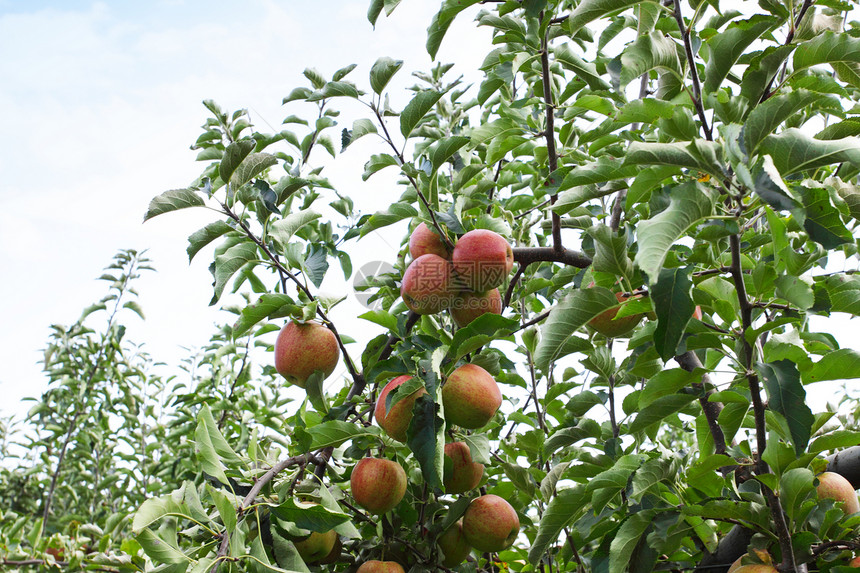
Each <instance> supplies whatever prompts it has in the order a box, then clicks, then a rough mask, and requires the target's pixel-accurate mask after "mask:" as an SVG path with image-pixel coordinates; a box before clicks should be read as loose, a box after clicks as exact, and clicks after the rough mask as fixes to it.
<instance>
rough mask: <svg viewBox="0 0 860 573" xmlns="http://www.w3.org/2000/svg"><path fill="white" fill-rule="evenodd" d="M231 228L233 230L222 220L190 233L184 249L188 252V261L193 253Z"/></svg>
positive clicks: (231, 228)
mask: <svg viewBox="0 0 860 573" xmlns="http://www.w3.org/2000/svg"><path fill="white" fill-rule="evenodd" d="M232 230H234V229H233V227H231V226H230V225H228V224H227V223H225V222H224V221H215V222H213V223H209V224H208V225H206V226H205V227H203V228H202V229H200V230H198V231H195V232H194V233H192V234H191V236H190V237H188V247H187V248H186V249H185V252H186V253H188V262H191V261H192V260H193V259H194V255H196V254H197V253H199V252H200V249H202V248H203V247H205V246H206V245H208V244H209V243H211V242H212V241H214V240H215V239H217V238H218V237H221V236H223V235H225V234H227V233H229V232H230V231H232Z"/></svg>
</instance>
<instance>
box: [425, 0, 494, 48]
mask: <svg viewBox="0 0 860 573" xmlns="http://www.w3.org/2000/svg"><path fill="white" fill-rule="evenodd" d="M480 1H481V0H445V1H444V2H442V6H441V7H440V8H439V11H438V12H437V13H436V14H435V15H434V16H433V19H432V20H431V21H430V26H429V27H428V28H427V45H426V48H427V53H428V54H430V58H431V59H433V60H435V59H436V53H437V52H438V51H439V46H441V45H442V38H444V37H445V33H446V32H447V31H448V28H449V27H450V26H451V22H453V21H454V18H456V17H457V14H459V13H460V12H462V11H463V10H465V9H466V8H468V7H469V6H472V5H473V4H477V3H478V2H480Z"/></svg>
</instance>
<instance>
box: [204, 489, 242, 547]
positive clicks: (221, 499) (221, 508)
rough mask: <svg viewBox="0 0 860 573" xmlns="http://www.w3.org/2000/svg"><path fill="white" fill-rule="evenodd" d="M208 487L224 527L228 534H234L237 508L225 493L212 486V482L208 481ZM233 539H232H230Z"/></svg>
mask: <svg viewBox="0 0 860 573" xmlns="http://www.w3.org/2000/svg"><path fill="white" fill-rule="evenodd" d="M206 489H207V491H208V492H209V496H210V497H211V498H212V501H213V502H214V503H215V508H216V509H217V510H218V515H219V516H220V517H221V522H222V523H223V524H224V529H226V533H225V534H226V535H229V536H232V535H233V533H234V532H235V531H236V521H237V516H236V508H235V507H233V503H232V502H231V501H230V500H229V499H228V498H227V496H226V495H224V493H223V492H221V491H220V490H217V489H215V488H214V487H212V484H209V483H207V484H206ZM230 541H231V542H232V541H233V540H232V539H231V540H230Z"/></svg>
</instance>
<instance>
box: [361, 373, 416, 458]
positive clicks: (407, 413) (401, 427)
mask: <svg viewBox="0 0 860 573" xmlns="http://www.w3.org/2000/svg"><path fill="white" fill-rule="evenodd" d="M411 378H412V376H407V375H404V376H398V377H397V378H395V379H394V380H392V381H391V382H389V383H388V384H386V385H385V387H384V388H383V389H382V392H380V393H379V398H377V400H376V408H375V409H374V416H375V417H376V423H377V424H379V426H380V427H381V428H382V429H383V430H385V433H386V434H388V435H389V436H391V437H392V438H394V439H395V440H398V441H400V442H405V441H406V430H407V429H408V428H409V422H411V421H412V406H413V405H414V404H415V400H417V399H418V397H419V396H421V395H422V394H426V393H427V390H425V389H424V387H423V386H422V387H421V388H419V389H418V390H416V391H415V392H413V393H412V394H410V395H409V396H407V397H405V398H403V399H402V400H400V401H399V402H397V403H396V404H394V406H392V407H391V409H390V410H388V412H386V411H385V402H386V399H387V398H388V394H389V393H390V392H391V391H392V390H394V389H395V388H397V387H398V386H400V385H401V384H403V383H404V382H406V381H407V380H410V379H411Z"/></svg>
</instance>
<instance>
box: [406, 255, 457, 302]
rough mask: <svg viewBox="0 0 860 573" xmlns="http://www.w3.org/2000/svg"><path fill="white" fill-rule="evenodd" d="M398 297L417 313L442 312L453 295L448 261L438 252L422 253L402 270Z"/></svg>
mask: <svg viewBox="0 0 860 573" xmlns="http://www.w3.org/2000/svg"><path fill="white" fill-rule="evenodd" d="M400 296H401V297H402V298H403V302H404V303H405V304H406V306H407V307H409V310H411V311H413V312H416V313H418V314H436V313H438V312H442V311H443V310H445V309H446V308H448V307H449V306H451V301H452V299H453V298H454V290H453V283H452V282H451V263H450V262H448V261H447V260H445V259H443V258H442V257H440V256H439V255H434V254H426V255H421V256H420V257H418V258H417V259H415V260H414V261H412V263H411V264H410V265H409V266H408V267H407V268H406V272H404V273H403V281H402V282H401V284H400Z"/></svg>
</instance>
